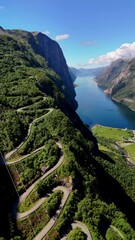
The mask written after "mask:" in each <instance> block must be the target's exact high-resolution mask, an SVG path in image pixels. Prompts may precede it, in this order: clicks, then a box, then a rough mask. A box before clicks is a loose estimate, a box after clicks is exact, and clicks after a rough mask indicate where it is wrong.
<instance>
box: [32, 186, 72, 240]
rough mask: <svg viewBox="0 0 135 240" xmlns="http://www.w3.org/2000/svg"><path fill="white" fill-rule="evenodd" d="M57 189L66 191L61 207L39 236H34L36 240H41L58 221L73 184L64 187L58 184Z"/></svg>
mask: <svg viewBox="0 0 135 240" xmlns="http://www.w3.org/2000/svg"><path fill="white" fill-rule="evenodd" d="M55 190H61V191H62V192H63V193H64V196H63V198H62V201H61V204H60V206H59V209H58V210H57V211H56V214H55V216H54V217H53V218H51V219H50V221H49V222H48V223H47V224H46V226H45V227H44V228H43V229H42V230H41V231H40V233H39V234H37V236H36V237H35V238H34V240H41V239H42V238H43V237H44V236H45V235H46V234H47V233H48V232H49V231H50V230H51V228H52V227H53V226H54V224H55V222H56V221H57V219H58V217H59V215H60V213H61V211H62V209H63V207H64V206H65V204H66V201H67V199H68V197H69V195H70V192H71V191H72V185H71V186H70V187H69V188H67V187H63V186H58V187H56V188H55Z"/></svg>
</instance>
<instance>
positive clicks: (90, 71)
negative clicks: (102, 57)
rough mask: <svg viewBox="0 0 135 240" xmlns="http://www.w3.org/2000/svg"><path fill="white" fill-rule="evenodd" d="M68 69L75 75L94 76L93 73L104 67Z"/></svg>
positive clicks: (97, 72) (99, 71) (95, 73)
mask: <svg viewBox="0 0 135 240" xmlns="http://www.w3.org/2000/svg"><path fill="white" fill-rule="evenodd" d="M70 70H71V72H72V73H73V74H74V75H75V76H76V77H83V76H95V75H97V74H99V73H101V72H102V71H103V70H104V68H103V67H99V68H74V67H70Z"/></svg>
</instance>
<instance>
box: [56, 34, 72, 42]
mask: <svg viewBox="0 0 135 240" xmlns="http://www.w3.org/2000/svg"><path fill="white" fill-rule="evenodd" d="M67 38H69V34H62V35H57V36H56V37H55V40H56V41H61V40H64V39H67Z"/></svg>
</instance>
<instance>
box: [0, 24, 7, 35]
mask: <svg viewBox="0 0 135 240" xmlns="http://www.w3.org/2000/svg"><path fill="white" fill-rule="evenodd" d="M5 32H6V31H5V30H4V28H2V27H1V26H0V34H5Z"/></svg>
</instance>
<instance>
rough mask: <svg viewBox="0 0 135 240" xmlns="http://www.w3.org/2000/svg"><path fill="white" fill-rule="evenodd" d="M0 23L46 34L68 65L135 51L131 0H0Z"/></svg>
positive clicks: (95, 62) (134, 9)
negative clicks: (58, 45)
mask: <svg viewBox="0 0 135 240" xmlns="http://www.w3.org/2000/svg"><path fill="white" fill-rule="evenodd" d="M0 25H1V26H2V27H3V28H5V29H25V30H28V31H40V32H45V33H47V34H48V36H49V37H50V38H52V39H57V41H58V42H59V44H60V46H61V48H62V50H63V52H64V55H65V57H66V60H67V63H68V64H69V65H70V66H76V67H81V66H83V67H96V66H100V65H101V66H102V65H104V64H107V63H109V61H110V57H111V59H113V58H114V60H115V58H117V57H116V55H117V56H121V55H120V54H121V53H122V54H123V56H124V57H126V54H127V57H129V56H130V55H131V51H133V50H135V43H134V42H135V0H72V1H71V0H27V1H26V0H12V1H11V0H0ZM122 44H124V45H122ZM121 45H122V46H121ZM116 49H117V50H116ZM112 51H113V52H112ZM123 51H124V53H123ZM108 52H109V53H110V52H111V53H110V54H109V55H107V56H106V53H108ZM116 53H117V54H116ZM124 54H125V55H124ZM103 61H104V62H103ZM107 61H108V62H107Z"/></svg>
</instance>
